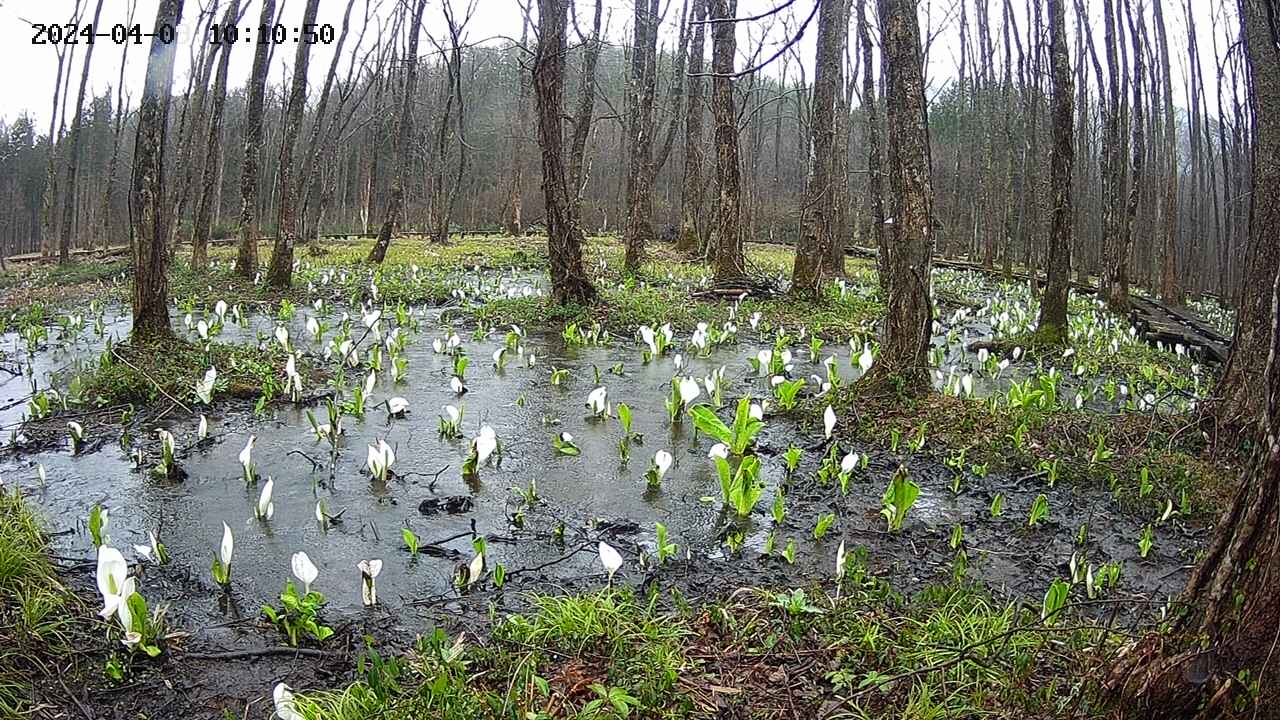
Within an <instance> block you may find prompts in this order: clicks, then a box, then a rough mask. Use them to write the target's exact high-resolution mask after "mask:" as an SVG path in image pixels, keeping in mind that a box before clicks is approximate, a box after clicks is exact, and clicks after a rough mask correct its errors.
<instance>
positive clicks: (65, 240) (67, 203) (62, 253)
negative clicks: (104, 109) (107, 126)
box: [58, 0, 102, 265]
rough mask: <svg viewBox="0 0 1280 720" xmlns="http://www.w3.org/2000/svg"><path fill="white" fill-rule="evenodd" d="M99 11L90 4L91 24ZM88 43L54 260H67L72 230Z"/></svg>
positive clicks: (90, 56) (90, 54) (99, 6)
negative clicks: (91, 9)
mask: <svg viewBox="0 0 1280 720" xmlns="http://www.w3.org/2000/svg"><path fill="white" fill-rule="evenodd" d="M101 14H102V0H98V2H97V3H95V4H94V7H93V27H95V28H96V27H98V17H99V16H100V15H101ZM95 45H97V43H88V44H87V45H86V46H85V51H84V65H83V66H82V67H81V70H80V89H79V90H78V91H77V92H76V106H75V110H76V115H75V119H74V120H72V121H71V147H70V148H68V150H67V180H66V185H65V187H64V189H63V191H62V201H63V202H62V233H61V234H60V235H59V237H58V264H59V265H66V264H67V263H69V262H71V238H72V234H73V232H74V230H75V222H74V220H75V214H74V212H75V205H76V180H77V177H78V175H79V173H80V136H81V134H82V130H83V128H84V93H85V90H86V89H87V87H88V85H89V64H90V62H92V60H93V48H94V46H95Z"/></svg>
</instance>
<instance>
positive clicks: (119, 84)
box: [99, 0, 138, 250]
mask: <svg viewBox="0 0 1280 720" xmlns="http://www.w3.org/2000/svg"><path fill="white" fill-rule="evenodd" d="M137 9H138V0H129V12H128V13H127V14H126V15H125V26H126V27H132V26H133V16H134V12H135V11H136V10H137ZM132 44H133V43H125V44H124V48H123V49H122V50H121V52H120V72H119V74H118V75H117V77H116V118H115V122H114V124H113V125H112V127H111V160H110V161H108V163H107V177H106V187H104V188H103V190H102V212H101V213H100V214H99V220H100V221H101V223H102V225H101V230H102V247H103V249H104V250H105V249H106V248H108V247H110V245H111V195H112V190H113V189H114V187H115V183H116V166H117V165H119V164H120V145H121V143H120V133H121V131H122V130H123V128H124V116H125V110H126V109H127V108H126V107H125V104H126V103H125V100H124V68H125V64H126V63H128V62H129V46H130V45H132Z"/></svg>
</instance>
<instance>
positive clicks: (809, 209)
mask: <svg viewBox="0 0 1280 720" xmlns="http://www.w3.org/2000/svg"><path fill="white" fill-rule="evenodd" d="M848 28H849V2H848V0H819V11H818V47H817V60H816V62H815V66H816V69H815V72H814V76H813V106H812V110H811V113H810V132H811V133H812V134H811V136H810V138H809V146H810V148H811V151H810V158H811V161H812V162H811V167H810V169H809V177H808V181H807V182H806V184H805V191H804V205H803V206H802V208H801V231H800V242H799V243H798V244H797V246H796V255H795V262H794V263H793V265H792V268H791V292H793V293H795V294H796V295H798V296H800V297H803V298H806V299H809V300H816V299H818V297H819V295H820V294H821V287H822V275H823V269H824V267H825V266H826V265H827V260H828V258H829V257H830V255H831V246H832V245H833V244H834V243H835V242H836V240H835V230H836V207H835V197H836V194H835V192H834V189H835V153H834V148H835V131H836V104H837V103H836V96H837V95H838V94H839V93H840V91H841V88H842V87H843V84H844V83H843V82H842V77H843V76H842V73H841V68H842V65H841V63H842V61H843V58H844V44H845V38H846V37H847V36H848ZM841 242H843V239H842V240H841Z"/></svg>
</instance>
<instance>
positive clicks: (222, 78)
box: [191, 0, 240, 272]
mask: <svg viewBox="0 0 1280 720" xmlns="http://www.w3.org/2000/svg"><path fill="white" fill-rule="evenodd" d="M239 17H240V0H231V4H230V5H228V6H227V12H226V15H224V16H223V24H224V26H226V25H231V24H233V23H235V22H236V20H237V19H238V18H239ZM233 45H234V43H222V47H221V48H219V52H220V53H221V57H220V58H219V59H218V70H217V72H216V73H215V75H214V78H213V102H212V106H211V107H210V109H209V139H208V141H207V144H206V146H205V158H204V172H203V176H202V178H201V181H200V196H199V197H198V198H197V199H196V220H195V223H194V225H193V226H192V229H191V269H193V270H195V271H196V272H204V271H205V270H207V269H208V268H209V236H210V234H211V232H212V228H211V227H210V222H211V218H212V216H213V203H214V198H215V197H216V193H217V191H218V190H217V179H218V171H219V168H220V166H221V163H219V162H218V160H219V157H220V156H221V147H222V115H223V111H224V110H225V108H226V105H227V66H228V65H230V62H231V49H232V46H233Z"/></svg>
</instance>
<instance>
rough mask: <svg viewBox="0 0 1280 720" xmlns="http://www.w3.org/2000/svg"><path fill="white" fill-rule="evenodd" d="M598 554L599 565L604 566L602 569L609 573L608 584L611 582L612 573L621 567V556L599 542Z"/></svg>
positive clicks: (611, 547)
mask: <svg viewBox="0 0 1280 720" xmlns="http://www.w3.org/2000/svg"><path fill="white" fill-rule="evenodd" d="M598 551H599V553H600V564H601V565H604V569H605V571H606V572H608V573H609V582H610V583H612V582H613V575H614V573H616V572H618V570H619V569H620V568H621V567H622V555H621V554H619V553H618V551H617V550H615V549H614V548H613V546H612V545H610V544H609V543H607V542H605V541H603V540H601V541H600V546H599V548H598Z"/></svg>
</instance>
